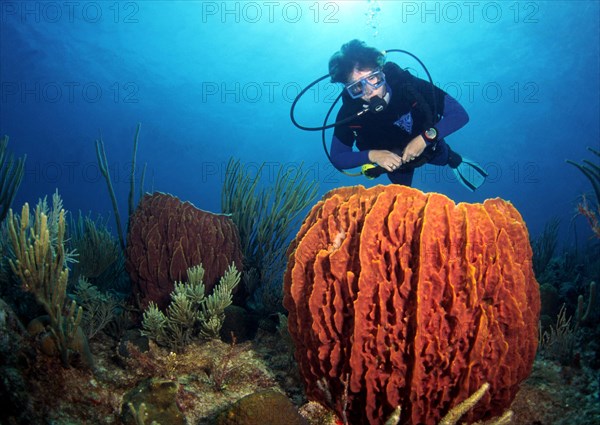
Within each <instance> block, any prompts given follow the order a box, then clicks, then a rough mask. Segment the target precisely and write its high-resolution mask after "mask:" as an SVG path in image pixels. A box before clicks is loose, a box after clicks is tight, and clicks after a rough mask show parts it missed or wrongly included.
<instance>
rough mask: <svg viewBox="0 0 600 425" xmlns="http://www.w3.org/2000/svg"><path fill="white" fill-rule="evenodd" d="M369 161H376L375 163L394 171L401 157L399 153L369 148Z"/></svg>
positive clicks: (400, 162)
mask: <svg viewBox="0 0 600 425" xmlns="http://www.w3.org/2000/svg"><path fill="white" fill-rule="evenodd" d="M369 161H371V162H375V163H377V165H379V166H380V167H382V168H384V169H385V170H387V171H394V170H396V169H397V168H398V167H399V166H400V164H402V159H401V158H400V156H399V155H397V154H395V153H394V152H390V151H386V150H375V149H373V150H370V151H369Z"/></svg>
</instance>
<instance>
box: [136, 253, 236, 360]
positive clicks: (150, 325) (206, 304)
mask: <svg viewBox="0 0 600 425" xmlns="http://www.w3.org/2000/svg"><path fill="white" fill-rule="evenodd" d="M187 274H188V281H187V282H185V283H182V282H176V283H175V289H174V290H173V292H172V293H171V303H170V304H169V306H168V307H167V311H166V314H165V313H163V312H162V311H161V310H160V309H159V308H158V307H157V305H156V304H155V303H152V302H151V303H150V305H149V306H148V308H147V309H146V311H145V312H144V317H143V320H142V326H143V330H142V334H143V335H146V336H148V337H149V338H151V339H153V340H154V341H155V342H156V343H157V344H159V345H163V346H167V347H170V348H172V349H175V350H181V349H183V348H184V347H185V346H186V345H188V344H189V343H190V342H191V341H192V339H193V338H194V337H195V336H199V337H201V338H204V339H211V338H217V337H218V336H219V331H220V330H221V327H222V326H223V321H224V320H225V308H227V307H228V306H229V305H231V303H232V291H233V289H234V288H235V287H236V286H237V284H238V283H239V281H240V273H239V272H238V270H237V269H236V267H235V265H233V264H232V265H230V266H229V268H228V269H227V270H226V271H225V274H224V275H223V277H221V280H220V281H219V283H218V284H217V285H216V286H215V288H214V289H213V292H212V294H210V295H208V296H206V288H205V286H204V283H203V279H204V268H203V267H202V265H201V264H200V265H198V266H195V267H191V268H189V269H188V270H187Z"/></svg>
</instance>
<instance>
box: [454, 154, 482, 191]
mask: <svg viewBox="0 0 600 425" xmlns="http://www.w3.org/2000/svg"><path fill="white" fill-rule="evenodd" d="M452 171H454V175H455V176H456V178H457V179H458V181H459V182H460V183H462V184H463V185H464V186H465V187H466V188H467V189H469V190H470V191H475V189H477V188H478V187H479V186H481V185H482V184H483V182H484V181H485V178H486V177H487V176H488V173H487V172H486V171H485V170H484V169H483V168H482V167H481V165H479V164H478V163H476V162H474V161H471V160H469V159H467V158H462V161H460V162H459V163H458V164H457V165H456V166H455V167H452Z"/></svg>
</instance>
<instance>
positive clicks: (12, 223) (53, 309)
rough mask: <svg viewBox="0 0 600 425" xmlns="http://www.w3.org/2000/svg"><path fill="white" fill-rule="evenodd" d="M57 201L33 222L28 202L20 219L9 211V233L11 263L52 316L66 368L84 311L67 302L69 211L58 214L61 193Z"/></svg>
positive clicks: (41, 208)
mask: <svg viewBox="0 0 600 425" xmlns="http://www.w3.org/2000/svg"><path fill="white" fill-rule="evenodd" d="M54 199H55V204H54V206H55V208H54V209H53V210H52V214H51V215H50V216H48V215H47V214H45V213H44V211H45V210H47V205H46V204H45V201H44V202H40V203H38V205H37V206H36V209H35V213H34V219H33V223H31V217H30V214H29V205H28V204H27V203H26V204H25V205H24V206H23V208H22V210H21V216H20V217H19V216H17V215H15V214H13V211H12V210H9V214H8V231H9V238H10V241H11V247H12V251H13V252H12V254H13V255H14V259H12V258H11V259H9V263H10V266H11V268H12V270H13V272H14V273H15V275H16V276H18V278H19V279H20V281H21V284H22V288H23V289H24V290H25V291H28V292H31V293H32V294H33V295H34V296H35V298H36V300H37V302H38V303H40V304H41V305H42V306H43V307H44V309H45V310H46V312H47V313H48V316H49V319H50V330H51V332H52V335H53V338H54V343H55V345H56V347H57V349H58V352H59V353H60V358H61V361H62V363H63V365H64V366H65V367H68V366H69V356H70V352H71V347H72V344H73V341H74V339H75V337H76V336H77V333H78V329H79V324H80V322H81V318H82V309H81V307H77V303H76V302H75V301H71V302H68V300H67V282H68V279H69V269H68V267H67V265H66V264H67V261H68V257H69V253H67V252H66V250H65V246H64V242H65V241H64V235H65V211H64V209H62V208H61V209H60V210H59V211H58V212H56V208H57V207H59V206H62V203H60V202H56V201H57V200H58V201H60V198H59V197H58V194H56V195H55V198H54ZM65 307H66V314H65V313H64V311H65Z"/></svg>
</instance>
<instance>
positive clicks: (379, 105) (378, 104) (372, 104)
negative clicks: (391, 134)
mask: <svg viewBox="0 0 600 425" xmlns="http://www.w3.org/2000/svg"><path fill="white" fill-rule="evenodd" d="M385 108H387V102H386V101H385V100H383V99H382V98H381V97H379V96H373V97H372V98H371V100H370V101H369V111H370V112H373V113H375V114H376V113H378V112H381V111H383V110H384V109H385Z"/></svg>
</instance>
